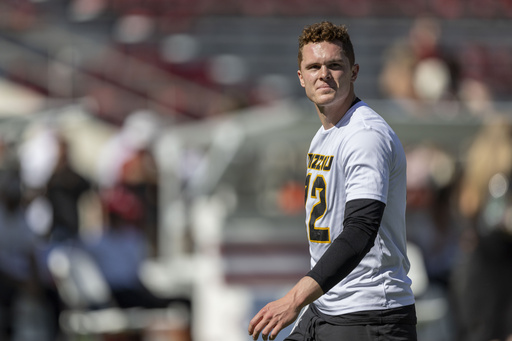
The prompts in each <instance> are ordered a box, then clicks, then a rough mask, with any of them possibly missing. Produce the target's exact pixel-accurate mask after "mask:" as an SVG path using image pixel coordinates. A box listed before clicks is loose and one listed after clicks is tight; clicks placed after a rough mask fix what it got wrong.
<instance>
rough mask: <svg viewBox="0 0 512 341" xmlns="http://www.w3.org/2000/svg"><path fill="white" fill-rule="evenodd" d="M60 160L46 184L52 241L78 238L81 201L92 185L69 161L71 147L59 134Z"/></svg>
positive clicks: (58, 151)
mask: <svg viewBox="0 0 512 341" xmlns="http://www.w3.org/2000/svg"><path fill="white" fill-rule="evenodd" d="M57 147H58V149H57V161H56V164H55V168H54V170H53V173H52V174H51V176H50V179H49V180H48V182H47V184H46V193H45V194H46V198H47V199H48V201H49V203H50V205H51V207H52V218H53V219H52V225H51V230H50V231H49V238H50V241H52V242H62V241H65V240H68V239H77V238H78V235H79V227H80V215H79V202H80V198H81V197H82V195H84V193H86V192H87V191H89V190H90V189H91V184H90V182H89V181H88V180H86V179H85V178H84V177H83V176H81V175H80V174H78V173H77V172H76V171H75V170H74V168H73V167H72V165H71V164H70V161H69V146H68V143H67V142H66V141H65V140H64V138H62V137H57Z"/></svg>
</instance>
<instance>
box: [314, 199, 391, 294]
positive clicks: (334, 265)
mask: <svg viewBox="0 0 512 341" xmlns="http://www.w3.org/2000/svg"><path fill="white" fill-rule="evenodd" d="M385 207H386V205H385V204H384V203H383V202H380V201H378V200H372V199H357V200H351V201H349V202H347V203H346V205H345V219H344V221H343V231H342V232H341V234H340V235H339V236H338V237H337V238H336V239H335V240H334V241H333V242H332V244H331V246H330V247H329V248H328V249H327V251H326V252H325V253H324V254H323V256H322V257H321V258H320V260H319V261H318V262H317V263H316V265H315V266H314V267H313V269H312V270H311V271H310V272H308V274H307V276H309V277H311V278H313V279H314V280H315V281H316V282H317V283H318V284H319V285H320V287H321V288H322V291H323V292H324V293H326V292H327V291H329V290H330V289H331V288H332V287H333V286H335V285H336V284H338V283H339V282H340V281H341V280H342V279H343V278H345V277H346V276H347V275H348V274H349V273H350V272H352V270H354V268H355V267H356V266H357V265H358V264H359V262H361V260H362V259H363V258H364V256H365V255H366V254H367V253H368V251H370V249H371V248H372V247H373V245H374V243H375V238H376V237H377V233H378V231H379V226H380V222H381V220H382V216H383V214H384V208H385Z"/></svg>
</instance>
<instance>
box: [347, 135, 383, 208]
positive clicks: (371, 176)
mask: <svg viewBox="0 0 512 341" xmlns="http://www.w3.org/2000/svg"><path fill="white" fill-rule="evenodd" d="M391 145H392V144H391V143H390V142H389V141H388V140H387V139H386V137H385V136H384V135H383V134H381V133H380V132H378V131H376V130H373V129H371V128H364V129H360V130H358V131H357V132H355V133H354V134H352V136H350V138H348V139H347V140H346V143H345V145H344V146H342V148H343V151H342V153H341V155H343V158H342V162H343V165H342V166H343V169H344V172H345V190H346V196H347V197H346V201H351V200H355V199H373V200H378V201H381V202H383V203H385V204H386V203H387V194H388V184H389V173H390V163H391V160H392V158H393V149H392V147H391Z"/></svg>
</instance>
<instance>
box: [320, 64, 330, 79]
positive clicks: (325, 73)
mask: <svg viewBox="0 0 512 341" xmlns="http://www.w3.org/2000/svg"><path fill="white" fill-rule="evenodd" d="M320 77H321V78H322V79H329V78H331V71H330V70H329V68H328V67H327V66H325V65H323V66H322V67H321V69H320Z"/></svg>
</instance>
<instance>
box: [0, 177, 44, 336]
mask: <svg viewBox="0 0 512 341" xmlns="http://www.w3.org/2000/svg"><path fill="white" fill-rule="evenodd" d="M36 246H37V236H36V235H35V234H34V233H33V231H32V230H31V229H30V227H29V225H28V224H27V221H26V220H25V210H24V207H23V205H22V189H21V181H20V177H19V174H18V172H17V170H16V169H11V170H5V171H4V172H2V174H1V175H0V314H1V318H0V320H1V323H0V327H1V329H0V339H2V340H10V339H11V338H13V337H15V335H18V333H19V330H17V329H19V327H17V325H18V324H19V322H17V320H18V319H19V314H18V313H17V312H16V307H17V306H18V305H19V302H21V300H22V299H23V298H24V297H29V298H30V299H31V300H39V299H40V296H39V295H40V294H41V293H40V291H39V283H38V273H37V268H36V261H35V252H36ZM25 327H27V326H25ZM28 327H30V326H28Z"/></svg>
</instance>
